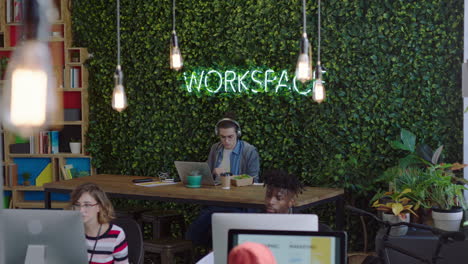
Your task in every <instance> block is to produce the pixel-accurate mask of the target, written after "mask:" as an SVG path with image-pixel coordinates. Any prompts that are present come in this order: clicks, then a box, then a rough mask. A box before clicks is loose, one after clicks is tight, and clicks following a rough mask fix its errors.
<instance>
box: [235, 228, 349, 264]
mask: <svg viewBox="0 0 468 264" xmlns="http://www.w3.org/2000/svg"><path fill="white" fill-rule="evenodd" d="M247 241H248V242H256V243H260V244H263V245H265V246H267V247H268V248H269V249H270V250H271V253H272V254H273V256H274V257H275V259H276V262H277V263H294V264H311V263H329V264H345V263H346V262H345V261H346V233H345V232H313V231H279V230H246V229H231V230H229V234H228V254H229V252H230V251H231V250H232V249H233V248H234V247H236V246H237V245H240V244H242V243H244V242H247Z"/></svg>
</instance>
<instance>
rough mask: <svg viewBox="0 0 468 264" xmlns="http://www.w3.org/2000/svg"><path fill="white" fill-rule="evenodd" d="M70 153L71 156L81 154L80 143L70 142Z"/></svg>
mask: <svg viewBox="0 0 468 264" xmlns="http://www.w3.org/2000/svg"><path fill="white" fill-rule="evenodd" d="M70 151H71V153H73V154H80V153H81V143H80V142H70Z"/></svg>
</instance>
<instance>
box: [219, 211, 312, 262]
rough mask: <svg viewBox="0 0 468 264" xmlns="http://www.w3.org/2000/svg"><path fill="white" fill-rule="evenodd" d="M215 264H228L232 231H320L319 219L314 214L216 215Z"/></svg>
mask: <svg viewBox="0 0 468 264" xmlns="http://www.w3.org/2000/svg"><path fill="white" fill-rule="evenodd" d="M211 219H212V228H213V251H214V263H216V264H225V263H227V252H228V232H229V230H231V229H250V230H252V229H254V230H284V231H290V230H296V231H318V217H317V215H313V214H250V213H214V214H213V215H212V217H211Z"/></svg>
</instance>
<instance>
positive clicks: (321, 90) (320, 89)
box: [312, 62, 325, 103]
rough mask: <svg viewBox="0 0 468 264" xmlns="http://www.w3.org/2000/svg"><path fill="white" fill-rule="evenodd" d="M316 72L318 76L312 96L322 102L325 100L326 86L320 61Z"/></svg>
mask: <svg viewBox="0 0 468 264" xmlns="http://www.w3.org/2000/svg"><path fill="white" fill-rule="evenodd" d="M315 73H316V77H317V78H316V80H315V82H314V90H313V95H312V98H313V99H314V101H315V102H317V103H321V102H323V101H324V100H325V86H324V85H323V80H322V67H321V66H320V62H317V69H316V72H315Z"/></svg>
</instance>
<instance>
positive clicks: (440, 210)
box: [428, 171, 466, 231]
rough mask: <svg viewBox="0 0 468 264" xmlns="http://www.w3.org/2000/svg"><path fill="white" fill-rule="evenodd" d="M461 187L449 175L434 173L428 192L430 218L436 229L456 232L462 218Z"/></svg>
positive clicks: (463, 188)
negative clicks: (430, 205) (430, 203)
mask: <svg viewBox="0 0 468 264" xmlns="http://www.w3.org/2000/svg"><path fill="white" fill-rule="evenodd" d="M463 190H466V188H465V187H464V186H463V185H460V184H456V183H454V182H453V179H452V177H451V176H450V175H443V174H442V173H440V171H435V172H434V175H433V177H432V185H431V188H430V190H429V195H428V196H429V200H430V201H431V202H432V206H433V207H432V218H433V219H434V225H435V227H437V228H440V229H443V230H446V231H458V230H459V228H460V223H461V220H462V218H463V207H462V206H460V205H464V203H463V195H462V191H463Z"/></svg>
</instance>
